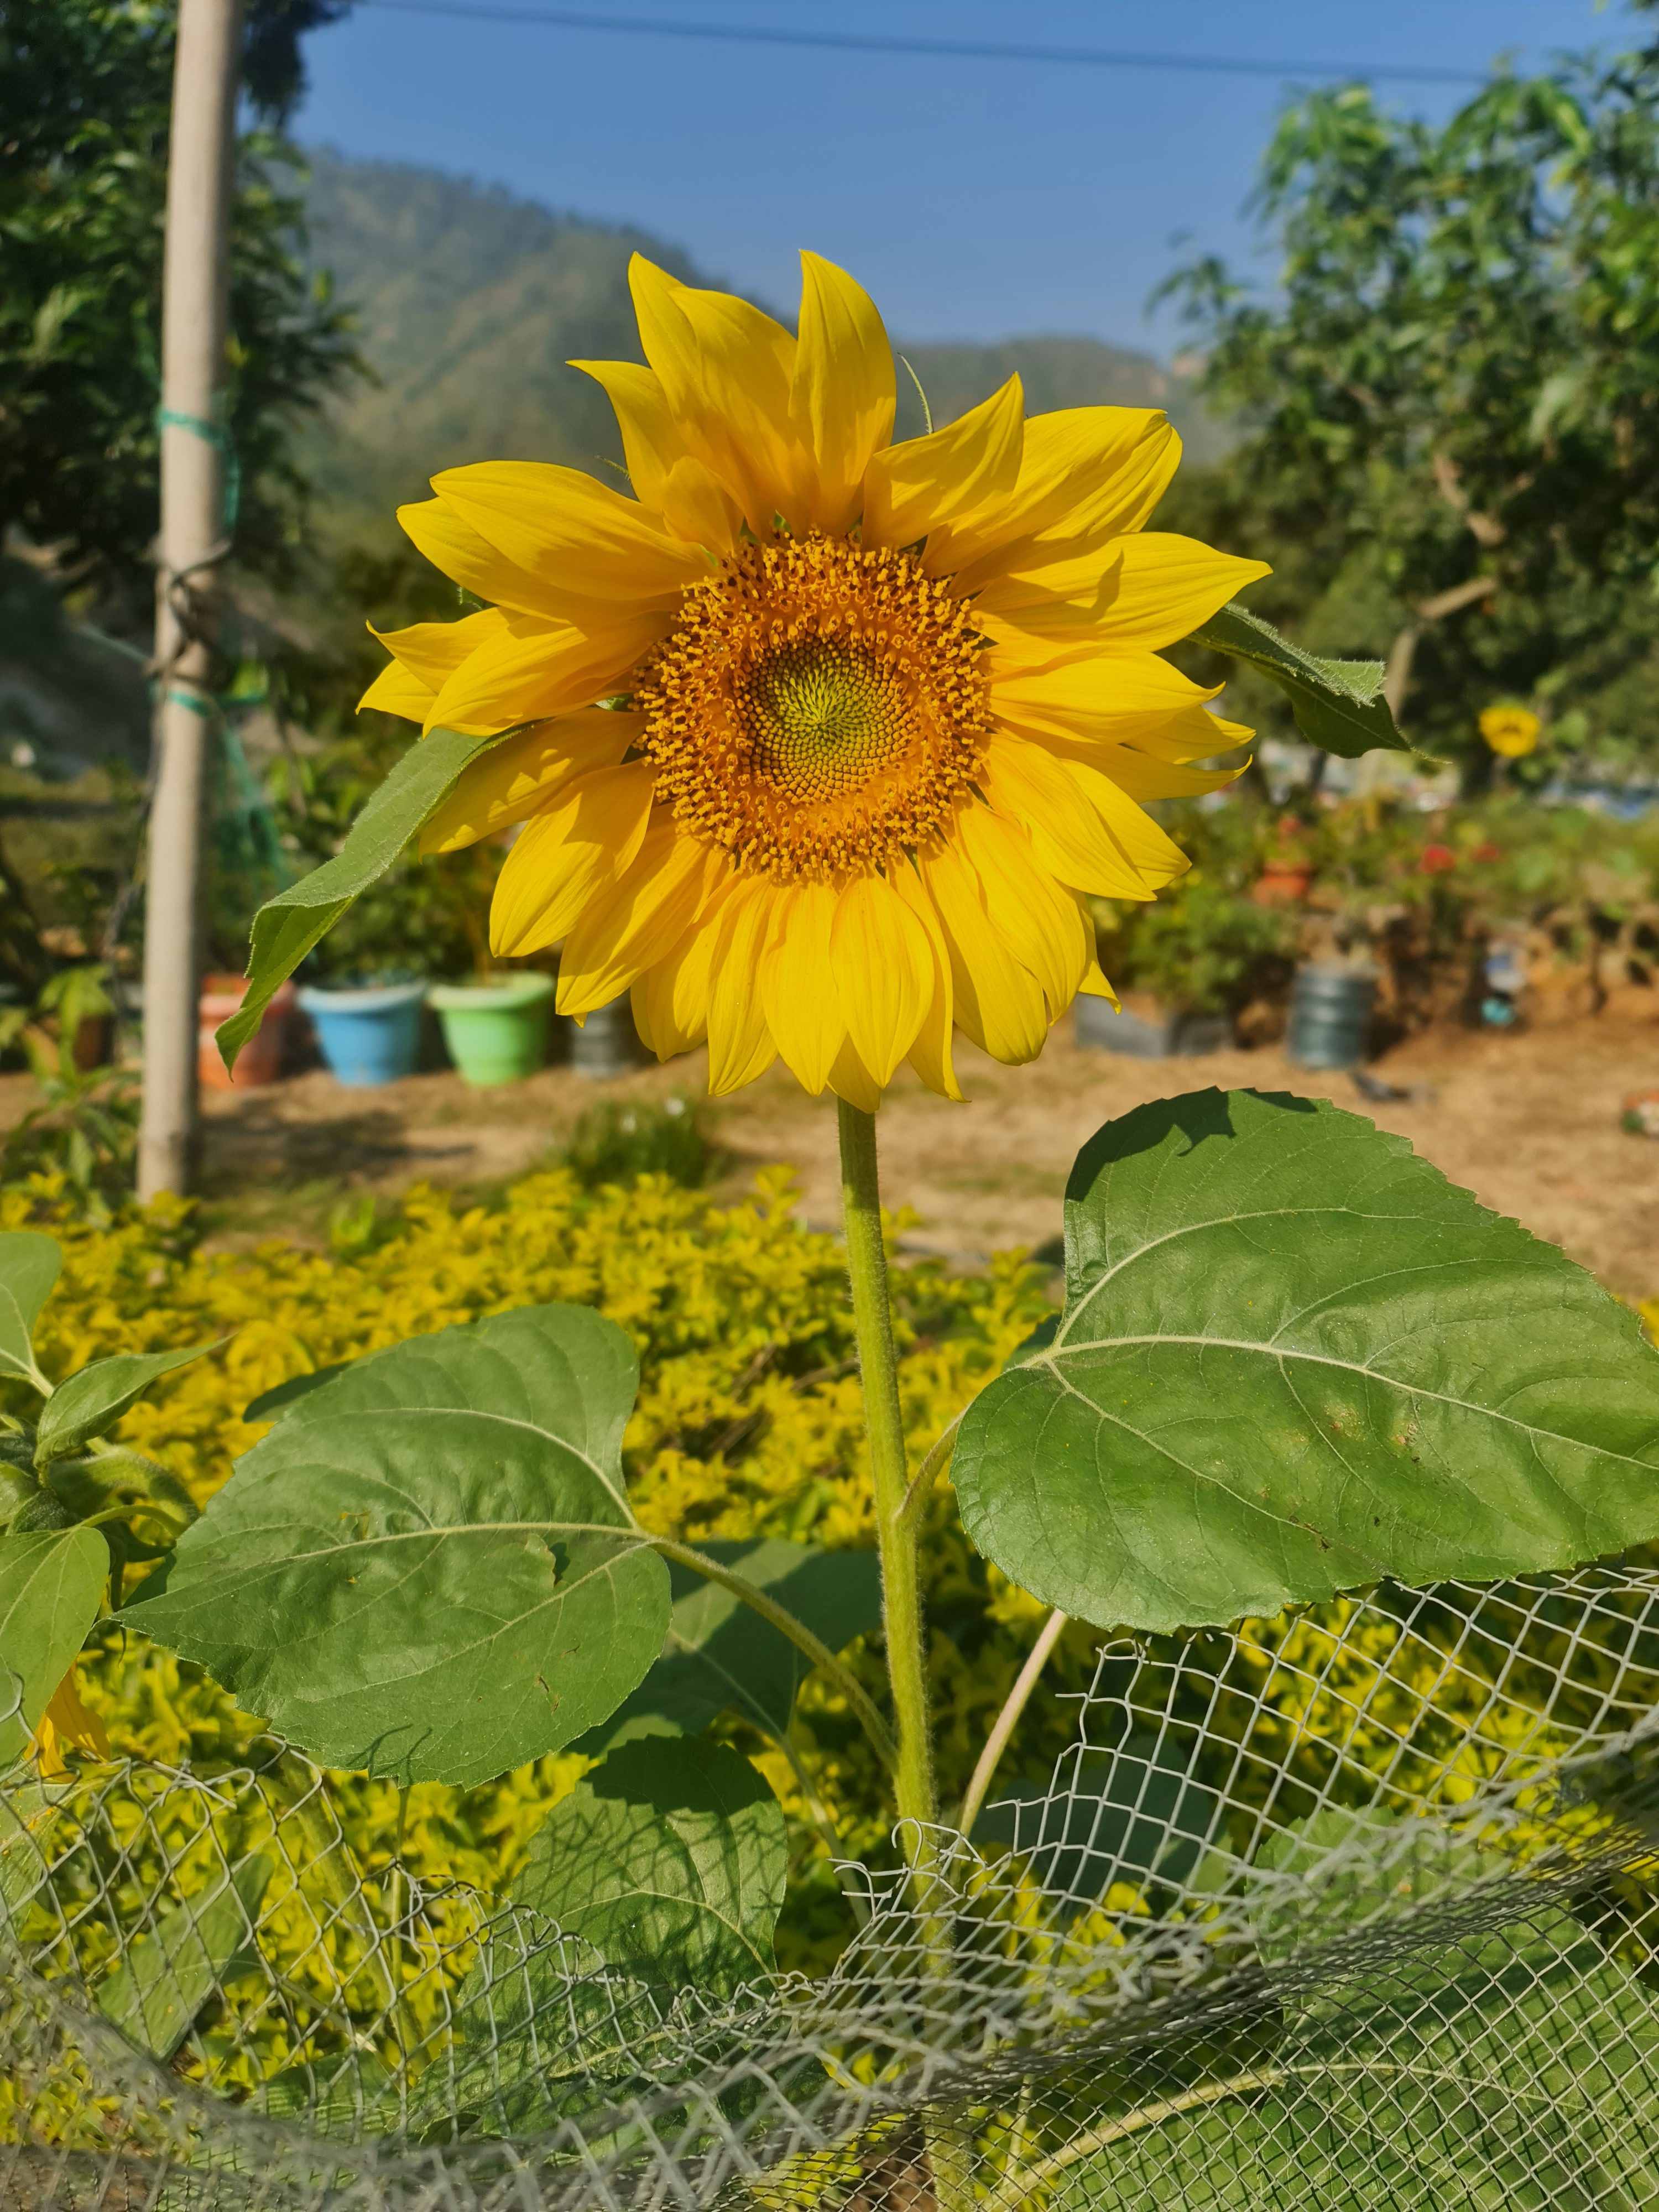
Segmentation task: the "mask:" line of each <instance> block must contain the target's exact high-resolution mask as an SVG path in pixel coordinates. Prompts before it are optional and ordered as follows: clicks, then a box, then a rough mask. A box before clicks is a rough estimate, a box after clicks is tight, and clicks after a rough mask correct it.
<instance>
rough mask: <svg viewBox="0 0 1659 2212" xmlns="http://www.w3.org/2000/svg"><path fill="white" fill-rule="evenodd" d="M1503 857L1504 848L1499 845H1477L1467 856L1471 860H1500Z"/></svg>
mask: <svg viewBox="0 0 1659 2212" xmlns="http://www.w3.org/2000/svg"><path fill="white" fill-rule="evenodd" d="M1503 857H1504V848H1503V847H1502V846H1501V845H1477V846H1476V847H1475V848H1474V852H1472V853H1471V854H1469V858H1470V860H1502V859H1503Z"/></svg>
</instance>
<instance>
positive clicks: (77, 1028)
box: [0, 965, 138, 1212]
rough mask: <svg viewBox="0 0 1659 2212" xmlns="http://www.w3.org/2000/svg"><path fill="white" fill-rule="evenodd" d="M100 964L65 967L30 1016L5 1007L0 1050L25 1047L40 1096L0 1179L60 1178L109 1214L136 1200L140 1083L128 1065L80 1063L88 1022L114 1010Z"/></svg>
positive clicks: (11, 1135) (9, 1143) (10, 1135)
mask: <svg viewBox="0 0 1659 2212" xmlns="http://www.w3.org/2000/svg"><path fill="white" fill-rule="evenodd" d="M108 981H109V970H108V969H107V968H106V967H103V966H101V965H95V966H88V967H80V968H65V969H59V970H58V973H57V974H56V975H52V976H50V977H49V978H48V979H47V981H46V983H45V984H44V985H43V986H42V987H41V990H40V996H39V998H38V1000H37V1001H36V1005H35V1010H34V1013H33V1016H31V1014H30V1013H29V1012H28V1010H27V1008H25V1007H21V1006H9V1007H6V1008H4V1009H3V1010H0V1048H3V1047H4V1046H6V1045H9V1044H12V1043H21V1045H22V1047H23V1050H24V1052H25V1053H26V1054H27V1058H28V1063H29V1069H30V1073H32V1074H33V1077H34V1080H35V1083H36V1084H37V1085H38V1086H39V1088H40V1092H41V1099H40V1104H39V1105H38V1106H32V1107H31V1108H30V1109H29V1110H28V1112H27V1114H25V1115H23V1116H22V1118H21V1121H18V1122H17V1123H16V1124H15V1127H13V1128H11V1129H10V1130H9V1131H8V1132H7V1133H6V1137H5V1140H4V1142H3V1144H0V1178H3V1180H5V1181H7V1182H23V1181H24V1180H26V1179H27V1177H28V1176H34V1175H40V1174H51V1173H52V1172H54V1171H55V1172H56V1173H58V1174H59V1175H61V1176H63V1177H64V1179H65V1180H66V1181H67V1182H69V1183H70V1185H71V1186H72V1187H73V1188H74V1189H75V1190H76V1193H77V1194H79V1196H80V1198H81V1200H82V1204H84V1205H86V1206H89V1207H94V1208H95V1209H97V1210H99V1211H100V1212H106V1211H107V1208H108V1207H109V1206H110V1205H111V1204H112V1203H113V1204H118V1203H119V1202H121V1201H122V1200H125V1199H126V1198H127V1197H129V1196H130V1195H131V1188H132V1162H133V1156H134V1154H135V1153H136V1152H137V1144H138V1099H137V1076H136V1074H134V1073H132V1072H131V1070H129V1069H126V1068H112V1067H110V1066H106V1065H100V1064H94V1065H93V1066H88V1067H82V1066H81V1064H80V1059H81V1053H80V1047H81V1041H82V1036H84V1035H85V1034H86V1033H87V1027H88V1024H101V1023H102V1022H103V1021H104V1020H105V1019H106V1018H107V1017H108V1016H109V1015H110V1014H111V1013H112V1012H113V1011H114V1002H113V1001H112V999H111V998H110V995H109V992H108V990H107V988H106V985H107V983H108Z"/></svg>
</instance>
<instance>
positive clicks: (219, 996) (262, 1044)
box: [196, 975, 298, 1091]
mask: <svg viewBox="0 0 1659 2212" xmlns="http://www.w3.org/2000/svg"><path fill="white" fill-rule="evenodd" d="M246 993H247V983H246V980H245V979H244V978H243V977H242V976H240V975H206V976H204V978H203V979H202V995H201V999H200V1000H199V1001H198V1004H197V1024H198V1026H197V1032H196V1046H197V1051H196V1065H197V1073H198V1074H199V1075H200V1077H201V1079H202V1081H203V1082H204V1083H205V1084H207V1085H209V1086H210V1088H211V1089H212V1090H215V1091H228V1090H230V1089H232V1088H233V1086H234V1088H235V1089H236V1090H238V1091H251V1090H252V1089H254V1088H255V1087H256V1086H257V1085H259V1084H262V1083H275V1081H276V1078H277V1075H278V1074H279V1073H280V1072H281V1070H282V1065H283V1048H285V1046H286V1045H287V1043H288V1024H289V1015H290V1014H292V1012H294V1008H295V1000H296V998H297V995H298V994H296V992H295V988H294V986H293V984H292V983H283V984H281V985H279V987H277V989H276V991H275V992H273V993H272V994H271V999H270V1004H269V1005H268V1006H266V1008H265V1010H264V1013H263V1014H261V1016H260V1017H259V1026H258V1029H257V1030H255V1031H254V1032H253V1035H252V1036H251V1037H250V1038H249V1039H248V1041H247V1042H246V1044H245V1045H244V1046H243V1047H242V1049H241V1051H240V1053H239V1054H237V1056H236V1073H235V1074H234V1075H230V1074H228V1073H227V1072H226V1069H225V1063H224V1061H223V1060H222V1059H221V1058H220V1057H219V1048H218V1046H217V1044H216V1042H214V1035H213V1033H214V1031H215V1030H216V1029H217V1028H218V1026H219V1024H220V1023H221V1022H228V1020H229V1019H230V1018H231V1016H232V1015H233V1014H234V1012H236V1009H237V1008H238V1007H239V1006H240V1005H241V1003H242V1000H243V999H244V997H245V996H246Z"/></svg>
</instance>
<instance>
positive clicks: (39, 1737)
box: [34, 1666, 110, 1782]
mask: <svg viewBox="0 0 1659 2212" xmlns="http://www.w3.org/2000/svg"><path fill="white" fill-rule="evenodd" d="M66 1743H68V1744H73V1745H74V1747H75V1748H76V1750H77V1751H84V1752H86V1753H88V1756H89V1757H91V1758H93V1759H107V1758H108V1757H109V1756H110V1743H109V1731H108V1730H107V1729H106V1728H105V1726H104V1723H103V1721H102V1719H101V1718H100V1716H99V1715H98V1714H96V1713H94V1711H92V1710H91V1708H90V1707H89V1706H88V1705H85V1704H83V1703H82V1698H81V1692H80V1688H79V1686H78V1685H77V1683H76V1679H75V1668H74V1666H71V1667H70V1670H69V1672H68V1674H65V1675H64V1679H63V1680H62V1681H61V1682H60V1683H59V1684H58V1687H57V1688H56V1689H55V1690H54V1691H53V1692H52V1696H51V1697H50V1699H48V1700H47V1702H46V1711H45V1712H43V1713H42V1714H41V1716H40V1725H39V1726H38V1727H37V1728H36V1729H35V1731H34V1748H35V1755H36V1757H37V1759H39V1762H40V1773H41V1776H42V1778H44V1779H45V1780H46V1781H48V1782H55V1781H62V1780H63V1779H64V1778H66V1777H67V1775H68V1773H69V1769H68V1767H67V1766H66V1765H64V1754H63V1748H62V1747H63V1746H64V1744H66Z"/></svg>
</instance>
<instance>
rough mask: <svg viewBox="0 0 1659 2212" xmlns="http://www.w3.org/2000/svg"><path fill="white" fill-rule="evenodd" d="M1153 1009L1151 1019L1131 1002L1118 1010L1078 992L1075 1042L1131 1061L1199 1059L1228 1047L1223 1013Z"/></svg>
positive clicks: (1229, 1036)
mask: <svg viewBox="0 0 1659 2212" xmlns="http://www.w3.org/2000/svg"><path fill="white" fill-rule="evenodd" d="M1152 1013H1153V1017H1154V1018H1152V1019H1150V1020H1149V1019H1148V1018H1146V1015H1144V1014H1139V1013H1136V1012H1134V1011H1133V1009H1132V1008H1130V1007H1127V1006H1126V1007H1125V1008H1124V1010H1123V1012H1121V1013H1119V1012H1117V1011H1116V1010H1115V1008H1114V1006H1113V1005H1112V1002H1111V1000H1109V999H1097V998H1095V997H1094V996H1093V995H1092V994H1086V995H1085V994H1079V997H1078V998H1077V1000H1075V1001H1074V1003H1073V1022H1074V1024H1075V1025H1076V1030H1077V1041H1078V1042H1079V1044H1081V1045H1092V1046H1094V1047H1095V1048H1097V1050H1099V1051H1101V1052H1115V1053H1121V1054H1127V1057H1128V1058H1130V1059H1132V1060H1171V1059H1177V1060H1196V1059H1201V1058H1202V1057H1203V1055H1204V1054H1206V1053H1212V1052H1225V1050H1226V1048H1227V1047H1228V1046H1229V1045H1230V1044H1231V1042H1232V1024H1231V1022H1230V1021H1229V1020H1228V1018H1227V1017H1226V1015H1225V1014H1188V1013H1175V1012H1169V1011H1168V1010H1166V1009H1165V1008H1164V1007H1162V1006H1158V1007H1155V1008H1153V1009H1152Z"/></svg>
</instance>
